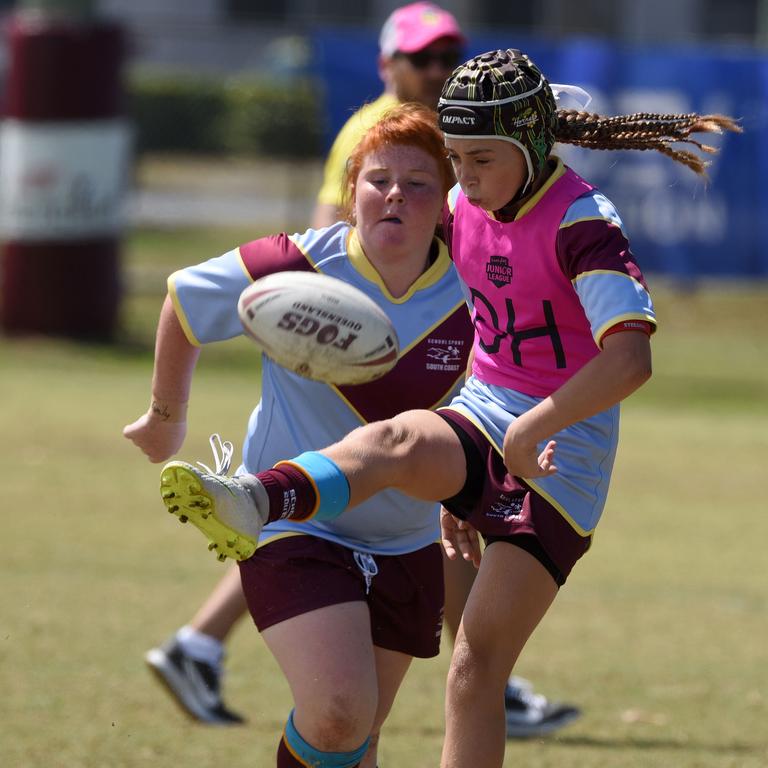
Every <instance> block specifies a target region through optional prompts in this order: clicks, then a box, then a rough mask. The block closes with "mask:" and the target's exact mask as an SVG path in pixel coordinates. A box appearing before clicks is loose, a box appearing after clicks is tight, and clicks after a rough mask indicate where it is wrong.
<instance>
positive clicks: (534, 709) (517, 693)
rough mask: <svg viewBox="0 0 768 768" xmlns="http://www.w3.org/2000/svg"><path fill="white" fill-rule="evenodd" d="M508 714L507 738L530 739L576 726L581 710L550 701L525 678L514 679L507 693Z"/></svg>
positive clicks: (510, 681)
mask: <svg viewBox="0 0 768 768" xmlns="http://www.w3.org/2000/svg"><path fill="white" fill-rule="evenodd" d="M504 708H505V709H506V712H507V738H508V739H530V738H533V737H535V736H546V735H547V734H548V733H552V732H553V731H556V730H558V729H559V728H562V727H563V726H565V725H568V723H572V722H573V721H574V720H576V719H577V718H578V717H580V716H581V710H580V709H578V707H574V706H572V705H571V704H561V703H560V702H558V701H547V699H546V698H545V697H544V696H542V695H541V694H540V693H534V692H533V686H532V685H531V684H530V683H529V682H528V681H527V680H524V679H523V678H521V677H511V678H510V679H509V682H508V683H507V687H506V689H505V691H504Z"/></svg>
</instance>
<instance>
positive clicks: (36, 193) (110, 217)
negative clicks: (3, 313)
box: [0, 119, 130, 241]
mask: <svg viewBox="0 0 768 768" xmlns="http://www.w3.org/2000/svg"><path fill="white" fill-rule="evenodd" d="M129 152H130V130H129V128H128V125H127V123H126V122H125V121H124V120H122V119H115V120H98V121H88V122H86V121H78V122H66V123H64V122H58V123H48V122H46V123H29V122H25V121H23V120H18V119H13V120H10V119H9V120H4V121H3V122H2V123H1V124H0V169H2V172H1V173H0V236H2V238H3V239H4V240H20V241H29V240H38V241H39V240H81V239H83V238H89V237H104V236H110V235H114V234H116V233H118V232H119V231H120V229H121V228H122V226H123V218H124V208H125V198H126V192H127V181H128V162H129Z"/></svg>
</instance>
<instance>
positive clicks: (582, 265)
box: [163, 50, 739, 768]
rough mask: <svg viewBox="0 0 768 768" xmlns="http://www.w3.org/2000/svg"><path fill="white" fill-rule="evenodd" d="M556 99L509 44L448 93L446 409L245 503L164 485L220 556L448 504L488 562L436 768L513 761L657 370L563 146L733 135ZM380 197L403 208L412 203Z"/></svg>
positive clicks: (377, 430)
mask: <svg viewBox="0 0 768 768" xmlns="http://www.w3.org/2000/svg"><path fill="white" fill-rule="evenodd" d="M559 89H560V87H558V86H550V84H549V83H548V82H547V80H546V79H545V78H544V76H543V75H542V74H541V72H540V71H539V70H538V68H537V67H536V66H535V65H534V64H533V63H532V62H531V61H530V59H529V58H528V57H527V56H525V55H524V54H522V53H520V52H519V51H516V50H506V51H492V52H490V53H486V54H483V55H481V56H477V57H475V58H474V59H471V60H470V61H468V62H467V63H466V64H464V65H463V66H461V67H459V68H457V69H456V70H455V71H454V72H453V74H452V75H451V77H450V78H449V79H448V81H447V82H446V84H445V86H444V88H443V94H442V97H441V99H440V103H439V105H438V114H439V119H440V127H441V129H442V131H443V134H444V136H445V144H446V148H447V150H448V156H449V158H450V159H451V161H452V164H453V169H454V172H455V174H456V178H457V181H458V187H456V188H455V189H454V190H452V192H451V193H450V194H449V197H448V204H447V206H446V208H445V210H444V213H443V228H444V233H445V237H446V240H447V242H448V243H449V248H450V251H451V254H452V258H453V260H454V263H455V265H456V269H457V272H458V274H459V276H460V278H461V280H462V282H463V286H464V289H465V297H466V300H467V304H468V306H469V308H470V311H471V315H472V321H473V323H474V326H475V338H474V345H473V360H472V364H471V370H470V371H468V378H467V381H466V383H465V385H464V387H463V388H462V390H461V392H460V393H459V395H458V396H457V397H456V398H454V399H453V400H452V401H451V403H450V404H449V405H448V406H447V407H446V408H443V409H441V410H439V411H438V412H434V411H423V410H414V411H407V412H405V413H402V414H400V415H398V416H396V417H394V418H392V419H388V420H385V421H379V422H375V423H370V424H368V425H366V426H364V427H361V428H359V429H357V430H355V431H354V432H351V433H350V434H349V435H348V436H347V437H346V438H344V439H343V440H342V441H340V442H338V443H336V444H334V445H332V446H330V447H329V448H326V449H323V450H321V451H312V452H309V453H306V454H302V455H301V456H299V457H298V458H295V459H293V460H292V461H290V462H284V463H278V464H277V465H276V466H275V468H274V469H272V470H269V471H267V472H261V473H259V474H258V475H255V476H249V477H246V478H240V479H239V480H238V483H239V485H238V489H239V490H238V492H237V493H235V492H234V491H233V483H234V481H232V480H230V479H227V478H221V477H220V476H217V475H215V474H211V473H208V472H205V471H204V470H199V469H195V468H194V467H191V465H184V468H185V471H187V472H188V473H193V474H194V476H195V478H196V483H198V484H199V488H200V492H199V494H198V495H197V496H195V495H194V494H192V496H190V495H189V493H190V489H189V488H187V487H179V488H178V495H173V494H175V493H176V490H177V489H176V486H174V484H173V480H172V477H173V473H174V468H175V464H173V463H172V464H171V465H169V468H168V470H167V471H166V472H164V475H163V477H164V500H165V502H166V504H168V505H173V507H174V509H176V510H179V509H180V511H179V512H177V513H178V514H182V513H183V515H184V516H185V517H189V519H190V521H191V522H193V523H195V522H196V520H195V518H194V515H195V510H196V509H197V507H198V506H199V505H200V504H203V506H204V507H205V509H206V518H207V519H208V520H210V516H211V515H212V516H213V519H214V520H215V521H216V526H217V527H218V528H220V529H221V531H222V532H223V533H222V534H221V535H218V534H216V535H215V536H211V525H210V524H208V525H207V526H205V525H201V526H200V527H201V529H203V531H204V533H206V535H207V536H208V537H209V538H211V540H212V541H213V542H214V543H216V544H217V545H218V546H220V548H224V547H226V541H227V539H228V538H229V539H233V538H237V539H238V540H239V541H243V540H245V541H254V542H255V541H256V540H257V539H258V536H259V533H260V530H261V527H262V525H263V524H264V523H265V522H269V521H272V520H275V519H277V518H279V517H280V516H281V514H283V512H282V511H283V509H284V507H285V504H284V501H285V500H287V499H290V501H291V510H292V511H291V517H292V519H310V518H312V519H322V520H325V519H330V518H332V517H334V516H336V515H338V514H339V513H341V512H343V511H344V510H345V509H346V508H347V507H353V506H355V505H356V504H359V503H360V502H362V501H364V500H365V499H367V498H369V497H370V496H371V495H373V494H375V493H377V492H378V491H381V490H382V489H384V488H396V489H398V490H400V491H402V492H403V493H406V494H408V495H410V496H414V497H416V498H420V499H434V500H440V501H442V504H443V507H444V510H443V513H442V519H441V523H442V534H443V545H444V547H445V548H446V551H447V553H448V555H449V556H451V557H457V556H462V557H464V558H465V559H467V560H472V561H473V562H474V563H475V564H476V565H477V566H478V567H479V573H478V576H477V578H476V580H475V583H474V586H473V588H472V591H471V593H470V597H469V600H468V602H467V604H466V607H465V609H464V614H463V620H462V625H461V628H460V630H459V634H458V637H457V638H456V641H455V646H454V651H453V657H452V660H451V667H450V672H449V676H448V682H447V690H446V736H445V742H444V746H443V755H442V761H441V766H443V768H458V767H461V768H478V767H482V768H494V767H498V766H501V765H502V763H503V760H504V748H505V733H504V732H505V728H504V685H505V683H506V680H507V677H508V675H509V673H510V671H511V670H512V668H513V667H514V665H515V662H516V660H517V658H518V656H519V654H520V652H521V651H522V649H523V647H524V645H525V643H526V641H527V640H528V637H529V636H530V635H531V633H532V632H533V630H534V629H535V628H536V626H537V625H538V623H539V622H540V621H541V619H542V618H543V616H544V614H545V613H546V612H547V610H548V608H549V606H550V605H551V603H552V601H553V600H554V598H555V597H556V595H557V592H558V589H559V587H560V586H561V585H562V584H563V583H564V582H565V580H566V578H567V576H568V574H569V572H570V570H571V568H572V567H573V565H574V563H575V562H576V561H577V560H578V559H579V557H581V555H582V554H583V553H584V552H585V551H586V550H587V548H588V547H589V544H590V541H591V536H592V533H593V531H594V529H595V526H596V525H597V522H598V520H599V518H600V514H601V512H602V510H603V506H604V504H605V498H606V494H607V492H608V484H609V481H610V476H611V469H612V466H613V459H614V455H615V452H616V443H617V439H618V422H619V403H620V402H621V401H622V400H623V399H624V398H626V397H627V396H629V395H630V394H631V393H632V392H634V391H635V390H636V389H637V388H638V387H640V386H641V385H642V384H643V383H644V382H645V381H647V380H648V378H649V377H650V375H651V351H650V337H651V335H652V333H653V331H654V330H655V327H656V319H655V315H654V311H653V305H652V303H651V300H650V297H649V295H648V291H647V288H646V285H645V282H644V280H643V276H642V274H641V272H640V270H639V268H638V267H637V264H636V263H635V260H634V257H633V255H632V253H631V251H630V249H629V243H628V240H627V237H626V234H625V232H624V229H623V225H622V222H621V219H620V217H619V215H618V213H617V212H616V210H615V208H614V207H613V205H612V204H611V202H610V201H609V200H607V199H606V198H605V197H604V196H603V195H602V194H600V192H599V191H598V190H597V189H595V188H594V187H593V186H591V185H590V184H589V183H587V182H586V181H584V180H583V179H581V178H580V177H579V176H578V175H576V174H575V173H574V172H573V171H571V170H570V169H568V168H566V167H565V166H564V165H563V163H562V162H561V161H560V160H559V159H558V158H557V157H556V156H555V155H553V154H552V148H553V145H554V143H555V141H556V140H557V141H560V142H568V143H572V144H577V145H580V146H584V147H589V148H593V149H655V150H658V151H660V152H662V153H664V154H666V155H667V156H668V157H670V158H672V159H673V160H675V161H678V162H681V163H683V164H685V165H687V166H688V167H689V168H691V169H692V170H694V171H695V172H697V173H700V174H701V173H703V172H704V168H705V163H704V162H703V161H702V160H701V159H700V158H699V157H698V155H696V154H694V153H692V152H690V151H688V150H687V149H680V148H675V147H674V146H673V145H674V144H676V143H679V142H682V143H688V144H689V145H694V146H696V147H701V145H700V144H699V143H698V142H696V141H694V140H693V139H691V138H689V137H690V135H691V134H692V133H697V132H705V133H706V132H721V131H722V130H723V129H725V130H731V131H738V130H739V129H738V126H737V125H736V124H735V123H734V122H733V121H732V120H731V119H730V118H727V117H723V116H719V115H707V116H700V115H657V114H638V115H624V116H619V117H613V118H604V117H601V116H600V115H595V114H589V113H586V112H576V111H564V110H558V109H557V106H556V101H555V96H554V92H553V90H559ZM703 149H704V150H705V151H713V150H711V148H710V147H703ZM388 194H389V196H390V197H389V198H388V199H389V200H390V203H391V205H390V209H389V214H390V215H391V216H396V215H397V209H398V205H400V202H399V200H400V199H401V197H402V196H401V194H400V192H399V190H398V189H397V188H395V187H392V188H390V189H389V190H388ZM169 493H170V494H171V496H169V495H168V494H169ZM185 494H186V496H185ZM182 497H183V498H182ZM235 497H236V500H235V501H233V498H235ZM169 508H170V506H169ZM198 514H199V513H198ZM478 533H480V534H481V535H482V536H483V538H484V540H485V548H484V549H483V550H482V552H481V548H480V545H479V539H478V535H477V534H478Z"/></svg>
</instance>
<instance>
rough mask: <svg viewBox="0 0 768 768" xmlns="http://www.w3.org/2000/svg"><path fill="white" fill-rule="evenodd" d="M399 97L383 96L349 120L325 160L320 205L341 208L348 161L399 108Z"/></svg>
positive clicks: (384, 94)
mask: <svg viewBox="0 0 768 768" xmlns="http://www.w3.org/2000/svg"><path fill="white" fill-rule="evenodd" d="M398 103H399V102H398V100H397V98H396V97H395V96H394V95H392V94H391V93H382V94H381V96H379V98H378V99H376V101H372V102H370V103H369V104H366V105H365V106H363V107H361V108H360V109H358V110H357V112H355V113H354V114H353V115H352V117H350V118H349V120H347V122H346V123H344V125H343V126H342V128H341V130H340V131H339V133H338V134H337V136H336V139H335V140H334V142H333V146H332V147H331V151H330V153H329V154H328V158H327V159H326V161H325V168H324V171H323V185H322V186H321V187H320V191H319V192H318V193H317V202H318V203H324V204H327V205H335V206H336V207H339V206H340V205H341V199H342V188H341V185H342V184H343V182H344V171H345V170H346V167H347V159H348V158H349V156H350V155H351V154H352V150H354V148H355V147H356V146H357V143H358V142H359V141H360V139H361V138H362V137H363V134H364V133H365V132H366V131H367V130H368V129H369V128H372V127H373V126H374V125H376V123H378V122H379V120H380V119H381V118H382V116H383V115H384V113H385V112H387V111H388V110H390V109H392V107H395V106H397V105H398Z"/></svg>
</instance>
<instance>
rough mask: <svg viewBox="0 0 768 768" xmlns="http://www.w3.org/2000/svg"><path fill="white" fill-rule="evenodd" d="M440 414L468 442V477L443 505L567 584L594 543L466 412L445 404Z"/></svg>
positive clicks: (488, 539)
mask: <svg viewBox="0 0 768 768" xmlns="http://www.w3.org/2000/svg"><path fill="white" fill-rule="evenodd" d="M438 415H439V416H442V418H443V419H444V420H445V421H446V422H447V423H448V424H449V425H450V426H451V428H452V429H453V431H454V432H455V433H456V435H457V436H458V438H459V440H460V441H461V444H462V446H463V448H464V454H465V456H466V459H467V480H466V482H465V483H464V487H463V488H462V489H461V490H460V491H459V492H458V493H457V494H456V495H455V496H453V497H452V498H450V499H445V500H443V502H442V504H443V506H444V507H445V508H446V509H447V510H448V511H449V512H451V514H453V515H455V516H456V517H459V518H461V519H462V520H466V521H467V522H468V523H470V524H471V525H472V526H473V527H474V528H475V529H476V530H477V531H478V532H479V533H481V534H482V535H483V538H484V539H485V543H486V545H487V544H491V543H493V542H494V541H508V542H509V543H510V544H514V545H516V546H518V547H521V548H522V549H524V550H526V551H527V552H529V553H530V554H531V555H533V556H534V557H535V558H536V559H537V560H538V561H539V562H540V563H541V564H542V565H543V566H544V567H545V568H546V569H547V570H548V571H549V572H550V573H551V574H552V578H554V580H555V581H556V582H557V584H558V585H560V586H561V585H563V584H565V580H566V579H567V578H568V574H569V573H570V572H571V569H572V568H573V566H574V565H575V563H576V561H577V560H578V559H579V558H580V557H581V556H582V555H583V554H584V553H585V552H586V551H587V550H588V549H589V545H590V543H591V541H592V537H591V536H581V535H580V534H579V533H577V532H576V531H575V530H574V529H573V528H572V527H571V525H570V524H569V523H568V521H567V520H566V519H565V518H564V517H563V516H562V515H561V514H560V513H559V512H558V511H557V509H555V507H553V506H552V505H551V504H550V503H549V502H548V501H547V500H546V499H545V498H543V497H542V496H540V495H539V494H538V493H536V491H535V490H533V489H532V488H530V487H529V486H528V485H526V484H525V483H524V482H523V481H521V480H520V478H517V477H514V476H513V475H510V474H509V473H508V472H507V469H506V467H505V466H504V460H503V459H502V457H501V456H500V455H499V452H498V451H497V450H496V448H495V447H494V446H493V445H491V443H490V442H489V441H488V438H487V437H486V436H485V435H484V434H483V433H482V432H481V431H480V430H479V429H478V428H477V427H476V426H475V425H474V424H473V423H472V422H471V421H470V420H469V419H467V418H465V417H464V416H462V415H461V414H460V413H457V412H456V411H452V410H450V409H444V410H440V411H438Z"/></svg>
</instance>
